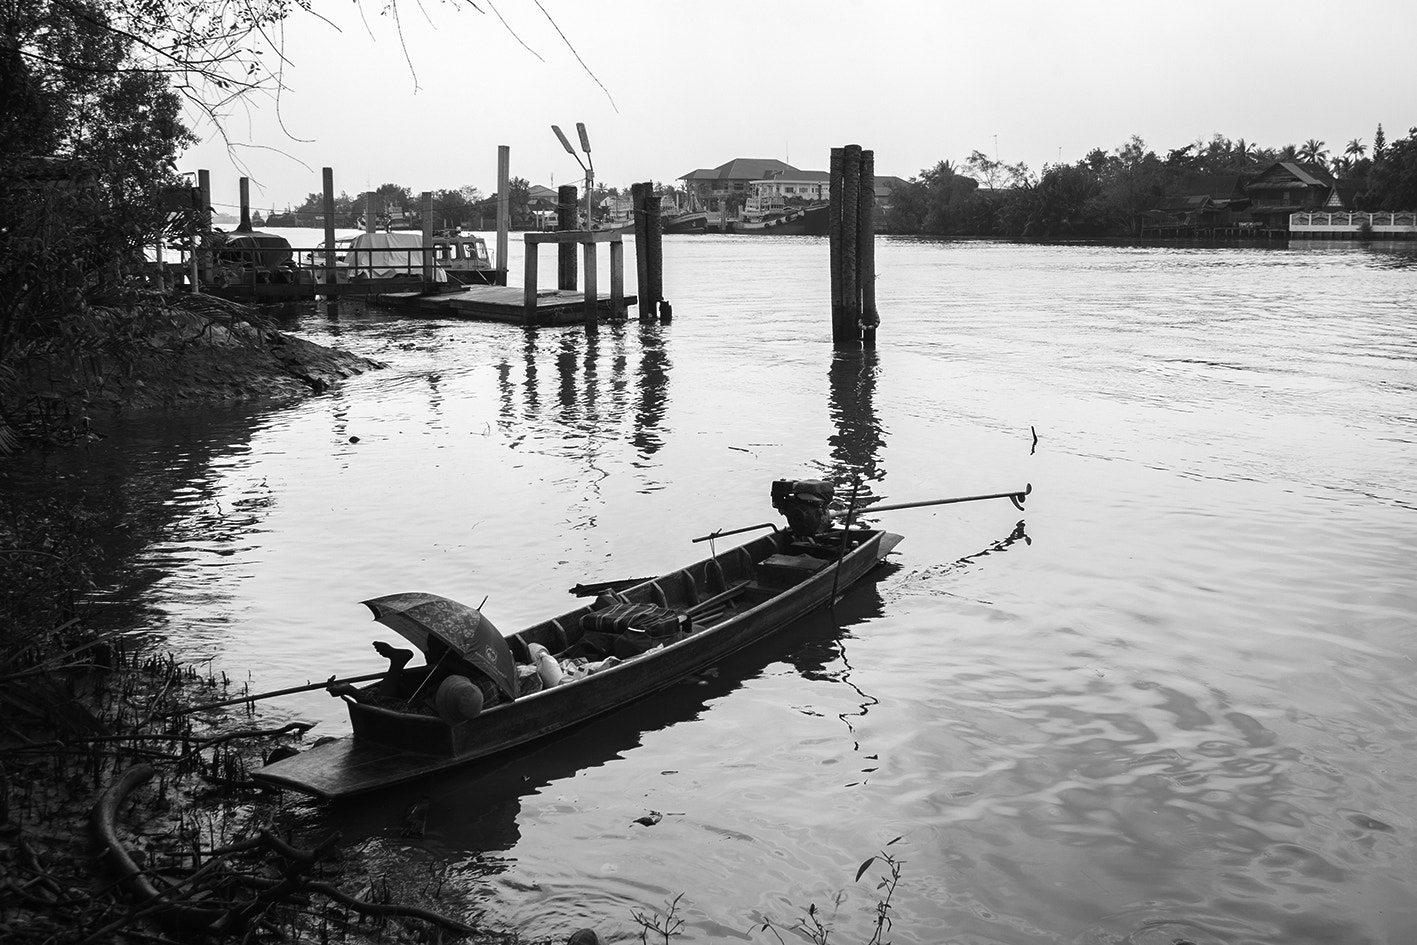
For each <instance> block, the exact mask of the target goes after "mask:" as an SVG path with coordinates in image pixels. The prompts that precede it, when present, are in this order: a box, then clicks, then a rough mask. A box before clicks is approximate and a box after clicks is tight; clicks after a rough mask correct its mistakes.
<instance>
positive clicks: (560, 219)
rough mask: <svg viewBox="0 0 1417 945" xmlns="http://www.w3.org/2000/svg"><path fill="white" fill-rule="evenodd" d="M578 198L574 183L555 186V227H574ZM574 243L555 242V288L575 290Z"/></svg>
mask: <svg viewBox="0 0 1417 945" xmlns="http://www.w3.org/2000/svg"><path fill="white" fill-rule="evenodd" d="M578 204H579V200H578V199H577V195H576V185H575V184H562V185H561V186H560V187H558V188H556V229H557V230H558V231H559V232H562V233H567V232H570V231H571V230H574V229H577V227H576V211H577V205H578ZM577 281H578V277H577V275H576V244H575V243H557V244H556V288H557V289H560V290H562V291H566V292H574V291H576V282H577Z"/></svg>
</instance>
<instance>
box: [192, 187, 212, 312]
mask: <svg viewBox="0 0 1417 945" xmlns="http://www.w3.org/2000/svg"><path fill="white" fill-rule="evenodd" d="M197 189H198V190H200V191H201V192H202V206H201V209H200V211H199V212H198V214H197V220H198V223H197V231H198V233H197V243H196V245H195V247H194V248H193V251H192V259H193V260H196V259H197V257H198V255H200V256H201V260H200V262H198V263H197V275H198V276H200V281H198V280H196V279H194V281H193V283H192V291H193V292H196V291H199V289H198V286H199V284H200V285H211V282H212V270H213V268H214V266H215V262H216V261H215V260H214V259H213V258H212V252H211V240H212V172H211V171H208V170H198V171H197ZM203 244H205V245H203Z"/></svg>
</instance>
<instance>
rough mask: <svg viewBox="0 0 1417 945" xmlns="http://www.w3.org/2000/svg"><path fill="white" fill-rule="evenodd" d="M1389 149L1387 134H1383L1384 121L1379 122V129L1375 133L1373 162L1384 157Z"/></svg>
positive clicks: (1375, 162)
mask: <svg viewBox="0 0 1417 945" xmlns="http://www.w3.org/2000/svg"><path fill="white" fill-rule="evenodd" d="M1386 151H1387V135H1385V134H1383V123H1382V122H1378V130H1377V131H1375V132H1374V133H1373V163H1374V164H1377V163H1379V162H1380V161H1382V159H1383V155H1384V153H1386Z"/></svg>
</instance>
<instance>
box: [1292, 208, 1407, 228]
mask: <svg viewBox="0 0 1417 945" xmlns="http://www.w3.org/2000/svg"><path fill="white" fill-rule="evenodd" d="M1365 225H1366V226H1367V227H1368V228H1369V229H1371V230H1372V231H1373V232H1374V233H1414V232H1417V213H1414V212H1412V211H1403V212H1397V213H1359V212H1349V211H1340V212H1336V213H1334V212H1314V211H1310V212H1305V213H1291V214H1290V215H1289V229H1290V231H1291V232H1296V233H1304V232H1310V233H1317V232H1323V233H1356V232H1358V231H1359V230H1361V229H1362V228H1363V227H1364V226H1365Z"/></svg>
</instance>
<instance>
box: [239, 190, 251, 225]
mask: <svg viewBox="0 0 1417 945" xmlns="http://www.w3.org/2000/svg"><path fill="white" fill-rule="evenodd" d="M236 186H237V187H238V188H239V192H240V194H241V222H240V223H238V224H237V225H236V228H237V229H238V230H242V231H247V230H250V229H251V178H249V177H242V178H240V179H239V180H238V181H237V182H236Z"/></svg>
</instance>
